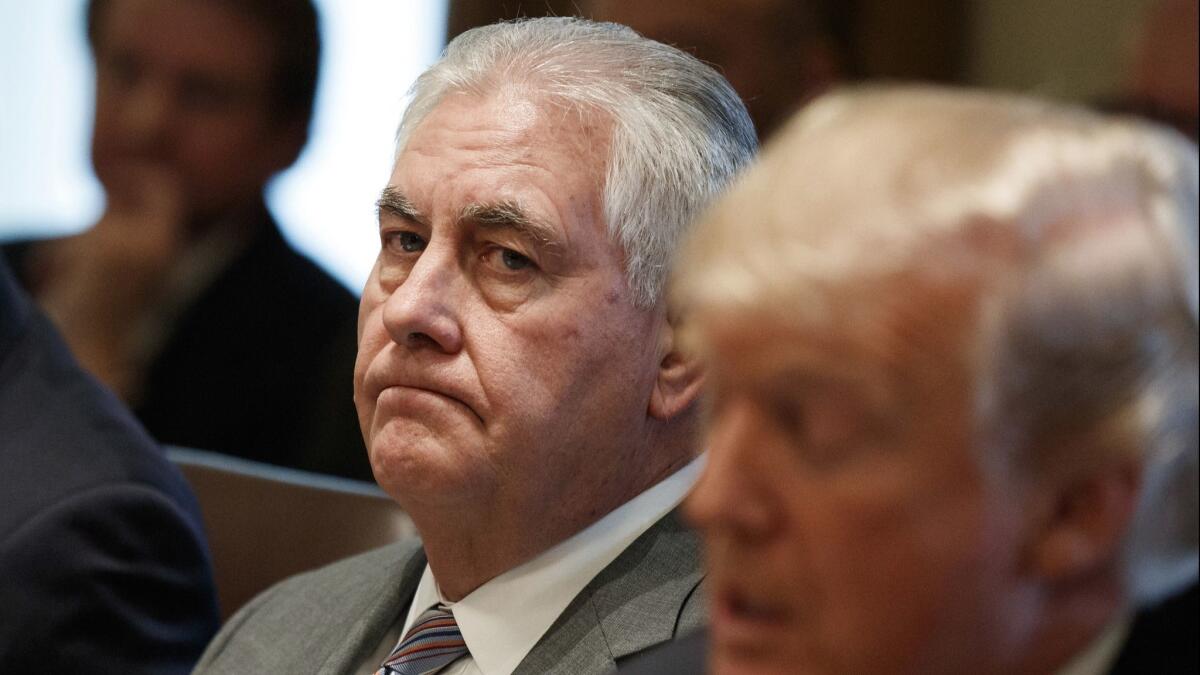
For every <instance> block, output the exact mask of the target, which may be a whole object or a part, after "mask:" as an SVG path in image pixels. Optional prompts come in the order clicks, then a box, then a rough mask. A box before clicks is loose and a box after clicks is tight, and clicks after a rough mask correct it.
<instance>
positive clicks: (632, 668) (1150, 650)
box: [621, 584, 1200, 675]
mask: <svg viewBox="0 0 1200 675" xmlns="http://www.w3.org/2000/svg"><path fill="white" fill-rule="evenodd" d="M1197 614H1200V607H1198V606H1197V603H1196V584H1192V586H1191V587H1190V588H1188V589H1187V590H1185V591H1184V592H1182V593H1180V594H1178V595H1175V596H1173V597H1171V598H1169V599H1167V600H1166V601H1165V602H1163V603H1162V604H1160V605H1158V606H1156V607H1151V608H1148V609H1143V610H1142V611H1140V612H1138V614H1137V616H1136V617H1135V618H1134V622H1133V626H1132V628H1131V630H1130V633H1129V637H1128V638H1126V640H1125V644H1124V646H1122V647H1121V652H1120V654H1119V656H1118V657H1117V662H1116V664H1114V666H1113V669H1112V670H1111V671H1110V673H1111V675H1176V674H1178V675H1185V674H1186V675H1195V674H1196V673H1197V672H1200V666H1198V665H1197V653H1198V652H1200V647H1198V645H1200V640H1198V639H1197V637H1196V636H1197V632H1196V623H1197ZM707 640H708V635H707V632H705V631H702V632H699V633H695V634H693V635H691V636H689V637H686V638H684V639H682V640H678V641H676V642H673V643H671V644H669V645H664V646H663V647H661V648H658V649H653V650H651V651H650V652H648V653H646V654H645V655H644V656H642V657H641V658H637V659H633V660H632V661H631V662H630V663H629V664H628V666H626V667H623V668H621V673H623V674H627V675H702V674H703V673H704V672H706V671H705V660H706V659H707V658H708V644H707Z"/></svg>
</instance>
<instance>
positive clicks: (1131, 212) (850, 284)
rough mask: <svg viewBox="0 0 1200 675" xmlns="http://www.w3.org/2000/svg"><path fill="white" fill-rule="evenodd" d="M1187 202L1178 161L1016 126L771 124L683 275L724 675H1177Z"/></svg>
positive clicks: (822, 107)
mask: <svg viewBox="0 0 1200 675" xmlns="http://www.w3.org/2000/svg"><path fill="white" fill-rule="evenodd" d="M1196 199H1197V161H1196V149H1195V146H1193V145H1191V144H1190V143H1188V142H1187V141H1186V140H1184V139H1183V138H1182V137H1181V136H1178V135H1177V134H1174V133H1172V132H1167V131H1163V130H1159V129H1157V128H1150V127H1147V126H1142V125H1141V124H1139V123H1135V122H1131V121H1120V120H1112V119H1108V118H1103V117H1099V116H1094V115H1090V114H1087V113H1084V112H1080V111H1074V110H1069V109H1062V108H1055V107H1052V106H1049V105H1045V104H1041V103H1037V102H1033V101H1027V100H1019V99H1009V98H1002V97H996V96H990V95H985V94H978V93H954V92H950V91H941V90H934V89H897V90H864V91H858V92H849V93H842V94H838V95H833V96H830V97H828V98H825V99H823V100H819V101H817V102H816V103H815V104H813V106H812V107H810V108H809V109H808V110H807V111H806V112H805V113H803V114H802V115H801V116H800V118H799V119H798V120H797V121H796V122H794V123H793V124H792V125H791V126H789V127H787V128H786V129H785V130H784V132H783V133H782V135H781V136H780V137H779V139H778V142H777V144H776V145H774V146H773V147H771V149H770V150H769V151H768V152H767V153H765V155H764V159H763V161H762V163H761V165H759V166H758V167H756V168H755V169H754V170H753V171H752V172H750V174H748V176H747V177H746V180H745V181H744V182H742V183H741V184H740V185H739V186H738V188H737V189H736V190H734V191H733V192H732V193H731V194H730V195H729V196H728V198H726V199H724V200H723V201H722V202H721V203H720V204H719V206H718V207H717V208H716V209H715V211H714V212H713V213H711V215H710V216H709V217H708V218H707V219H706V222H704V223H703V224H702V225H701V226H699V227H698V229H697V231H696V233H695V236H694V238H693V239H692V240H691V244H689V246H688V247H687V249H686V254H685V255H684V257H683V258H682V260H681V263H680V267H679V271H680V274H679V278H678V287H677V296H676V297H677V299H678V300H679V303H680V304H679V306H680V308H681V311H683V312H685V313H687V315H688V316H689V317H690V319H691V320H692V321H693V322H694V325H695V330H696V332H695V336H696V337H697V338H698V339H697V343H698V344H699V345H700V346H701V349H702V350H703V352H704V353H706V354H707V356H708V358H709V360H710V362H711V364H712V370H711V371H710V377H711V378H712V379H711V381H712V383H713V385H714V410H713V415H714V419H713V420H712V427H711V447H710V455H711V457H710V462H709V465H708V467H707V469H706V472H705V474H704V475H703V477H702V478H701V480H700V482H699V483H698V485H697V488H696V490H695V492H694V493H693V495H692V496H691V497H690V498H689V501H688V503H687V512H688V515H689V516H690V517H691V519H692V520H693V521H694V522H695V523H697V524H698V525H699V526H700V527H701V528H702V529H703V530H704V533H705V537H706V551H707V557H708V565H709V570H710V577H709V579H710V582H711V584H712V585H711V587H710V590H711V593H712V595H713V603H714V604H713V607H712V610H711V611H712V619H711V620H712V628H711V666H712V670H713V672H716V673H914V674H915V673H921V674H925V675H928V674H933V673H973V674H989V673H995V674H1000V673H1004V674H1010V675H1011V674H1029V675H1033V674H1052V673H1108V672H1117V673H1134V672H1136V673H1143V672H1153V673H1174V672H1180V673H1182V672H1196V667H1197V648H1196V642H1195V630H1196V616H1197V606H1196V587H1195V579H1196V564H1197V557H1196V551H1197V547H1196V539H1197V513H1196V496H1197V485H1196V483H1197V464H1196V451H1197V430H1196V423H1197V323H1196V299H1197V282H1196V272H1197V265H1196V238H1195V233H1196V216H1197V213H1196V203H1197V202H1196ZM674 662H677V661H676V660H675V659H674V658H672V659H670V660H669V661H667V662H663V661H660V662H659V663H658V665H659V666H660V667H658V668H652V669H651V670H652V671H653V672H665V673H669V672H678V671H675V670H673V668H672V667H670V665H669V664H670V663H674ZM664 664H666V665H664ZM647 672H650V671H647Z"/></svg>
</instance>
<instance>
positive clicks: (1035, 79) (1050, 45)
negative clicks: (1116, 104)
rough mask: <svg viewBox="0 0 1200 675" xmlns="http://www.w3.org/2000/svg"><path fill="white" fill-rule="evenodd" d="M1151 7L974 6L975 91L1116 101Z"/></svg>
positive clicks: (1066, 3)
mask: <svg viewBox="0 0 1200 675" xmlns="http://www.w3.org/2000/svg"><path fill="white" fill-rule="evenodd" d="M1148 1H1149V0H970V4H971V11H970V12H969V14H968V19H967V30H968V32H969V33H968V40H967V44H968V45H970V46H969V47H968V49H967V54H966V63H965V66H966V67H965V69H964V75H965V78H966V80H967V81H968V82H969V83H971V84H977V85H981V86H989V87H1001V88H1005V89H1014V90H1018V91H1024V92H1029V93H1035V94H1041V95H1044V96H1050V97H1054V98H1064V99H1069V100H1077V101H1087V100H1094V99H1097V98H1102V97H1105V96H1109V95H1111V94H1113V93H1114V91H1115V89H1116V87H1117V84H1118V83H1119V82H1120V80H1121V78H1122V77H1123V72H1122V71H1123V61H1122V59H1123V54H1124V53H1125V52H1126V51H1127V50H1128V48H1129V43H1130V41H1131V40H1132V38H1133V34H1134V32H1135V30H1136V24H1137V20H1138V17H1139V16H1140V14H1141V12H1142V10H1143V8H1144V7H1145V6H1146V5H1147V4H1148Z"/></svg>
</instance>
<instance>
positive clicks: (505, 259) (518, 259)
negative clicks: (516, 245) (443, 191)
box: [500, 248, 533, 272]
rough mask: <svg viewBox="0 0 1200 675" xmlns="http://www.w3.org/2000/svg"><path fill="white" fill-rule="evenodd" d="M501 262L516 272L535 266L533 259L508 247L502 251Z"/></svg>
mask: <svg viewBox="0 0 1200 675" xmlns="http://www.w3.org/2000/svg"><path fill="white" fill-rule="evenodd" d="M500 262H502V263H504V266H505V267H507V268H508V269H510V270H512V271H514V272H519V271H521V270H523V269H528V268H530V267H533V261H532V260H530V259H529V258H527V257H525V256H523V255H521V254H520V253H517V252H516V251H514V250H512V249H508V248H506V249H502V250H501V251H500Z"/></svg>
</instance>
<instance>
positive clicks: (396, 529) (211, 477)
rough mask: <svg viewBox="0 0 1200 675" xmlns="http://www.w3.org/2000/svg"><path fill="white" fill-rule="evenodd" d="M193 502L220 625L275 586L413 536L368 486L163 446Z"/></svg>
mask: <svg viewBox="0 0 1200 675" xmlns="http://www.w3.org/2000/svg"><path fill="white" fill-rule="evenodd" d="M167 456H168V457H170V458H171V460H172V461H173V462H175V464H176V465H177V466H178V467H179V468H180V469H181V470H182V471H183V475H184V476H185V477H186V478H187V480H188V482H189V483H190V484H191V486H192V490H193V491H194V492H195V493H196V498H197V499H198V500H199V502H200V510H201V512H202V513H203V516H204V526H205V529H206V530H207V533H208V543H209V547H210V549H211V550H212V556H213V570H214V573H215V575H216V583H217V596H218V600H219V602H220V605H221V617H222V620H225V619H228V618H229V617H230V616H232V615H233V613H234V612H236V611H237V610H238V608H240V607H241V606H242V605H244V604H245V603H246V602H247V601H249V600H250V599H251V598H253V597H254V596H255V595H257V594H258V593H260V592H261V591H263V590H266V589H267V587H269V586H271V585H272V584H274V583H275V582H277V581H279V580H281V579H283V578H285V577H288V576H290V575H292V574H296V573H298V572H303V571H305V570H309V569H312V568H315V567H320V566H321V565H325V564H327V563H330V562H333V561H335V560H338V559H340V558H345V557H347V556H350V555H353V554H355V553H360V552H362V551H366V550H369V549H372V548H376V547H378V546H383V545H385V544H389V543H391V542H393V541H396V540H398V539H400V538H403V537H406V536H416V529H415V528H414V527H413V524H412V521H411V520H410V519H409V518H408V516H407V515H405V514H404V512H403V511H402V510H400V507H399V506H397V505H396V504H395V502H393V501H392V500H391V499H389V498H388V497H387V496H386V495H385V494H384V493H383V491H382V490H380V489H379V488H378V487H377V486H376V485H374V484H372V483H363V482H359V481H354V480H348V479H345V478H335V477H331V476H324V475H320V474H314V473H309V472H305V471H297V470H294V469H285V468H282V467H276V466H272V465H269V464H261V463H258V462H251V461H248V460H244V459H239V458H234V457H229V456H226V455H220V454H217V453H212V452H204V451H200V450H192V449H187V448H178V447H168V448H167Z"/></svg>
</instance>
